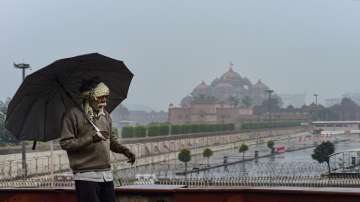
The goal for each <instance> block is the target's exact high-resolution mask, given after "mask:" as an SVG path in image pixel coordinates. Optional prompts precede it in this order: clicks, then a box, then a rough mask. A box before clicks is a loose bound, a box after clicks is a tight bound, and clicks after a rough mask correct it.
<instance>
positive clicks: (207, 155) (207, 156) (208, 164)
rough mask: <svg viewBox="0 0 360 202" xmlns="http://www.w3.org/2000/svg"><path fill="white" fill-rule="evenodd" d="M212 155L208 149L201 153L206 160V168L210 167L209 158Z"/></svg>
mask: <svg viewBox="0 0 360 202" xmlns="http://www.w3.org/2000/svg"><path fill="white" fill-rule="evenodd" d="M212 155H213V151H212V150H211V149H210V148H206V149H204V151H203V157H205V158H207V167H209V166H210V157H211V156H212Z"/></svg>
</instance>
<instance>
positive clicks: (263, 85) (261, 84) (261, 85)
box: [254, 80, 269, 89]
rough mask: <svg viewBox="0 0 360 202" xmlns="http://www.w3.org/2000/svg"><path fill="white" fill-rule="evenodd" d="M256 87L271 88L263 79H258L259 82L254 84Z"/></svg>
mask: <svg viewBox="0 0 360 202" xmlns="http://www.w3.org/2000/svg"><path fill="white" fill-rule="evenodd" d="M254 87H255V88H260V89H268V88H269V87H268V86H267V85H265V84H264V83H263V82H262V81H261V80H258V82H257V83H256V84H255V85H254Z"/></svg>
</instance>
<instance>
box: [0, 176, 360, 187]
mask: <svg viewBox="0 0 360 202" xmlns="http://www.w3.org/2000/svg"><path fill="white" fill-rule="evenodd" d="M114 183H115V185H116V186H117V187H121V186H127V185H151V184H158V185H182V186H187V187H189V188H191V187H193V188H201V187H204V188H205V187H244V186H245V187H344V188H345V187H348V188H350V187H351V188H360V178H359V177H356V176H347V177H316V176H295V177H289V176H282V177H281V176H277V177H229V178H210V179H202V178H187V179H171V178H166V179H165V178H162V179H133V178H131V179H130V178H118V179H115V181H114ZM0 188H2V189H4V188H7V189H8V188H55V189H59V188H61V189H69V188H74V181H73V179H72V177H63V178H61V177H59V178H56V177H55V179H53V178H49V177H47V178H38V179H25V180H14V181H0Z"/></svg>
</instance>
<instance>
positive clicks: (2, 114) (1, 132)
mask: <svg viewBox="0 0 360 202" xmlns="http://www.w3.org/2000/svg"><path fill="white" fill-rule="evenodd" d="M10 100H11V99H10V98H7V99H6V100H5V102H3V101H0V144H2V145H4V144H18V143H19V141H18V140H16V138H15V137H14V136H13V135H11V133H10V132H9V131H8V130H7V129H6V128H5V120H6V113H7V107H8V105H9V103H10Z"/></svg>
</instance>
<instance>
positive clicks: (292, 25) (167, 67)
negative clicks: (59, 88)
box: [0, 0, 360, 110]
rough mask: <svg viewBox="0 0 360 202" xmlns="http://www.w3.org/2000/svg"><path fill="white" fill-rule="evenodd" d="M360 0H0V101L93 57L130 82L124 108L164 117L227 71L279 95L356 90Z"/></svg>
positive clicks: (333, 94)
mask: <svg viewBox="0 0 360 202" xmlns="http://www.w3.org/2000/svg"><path fill="white" fill-rule="evenodd" d="M359 25H360V0H301V1H289V0H241V1H239V0H227V1H218V0H217V1H211V0H195V1H194V0H151V1H147V0H143V1H137V0H132V1H120V0H114V1H105V0H102V1H91V0H81V1H80V0H76V1H74V0H62V1H51V0H46V1H44V0H23V1H20V0H0V33H1V35H0V84H1V91H0V99H1V100H3V99H5V97H8V96H12V95H13V94H14V93H15V91H16V89H17V87H18V86H19V85H20V82H21V72H20V70H16V69H14V68H13V67H12V63H13V62H26V63H29V64H31V66H32V67H33V68H32V70H31V71H30V72H28V73H31V72H34V71H36V70H38V69H39V68H41V67H44V66H46V65H47V64H49V63H51V62H53V61H54V60H56V59H59V58H63V57H71V56H75V55H80V54H85V53H90V52H99V53H101V54H105V55H107V56H110V57H114V58H117V59H120V60H123V61H124V62H125V63H126V64H127V66H128V67H129V68H130V69H131V71H132V72H134V74H135V77H134V80H133V83H132V85H131V89H130V91H129V96H128V99H127V101H126V103H125V104H141V105H146V106H150V107H152V108H153V109H155V110H161V109H162V110H166V109H167V107H168V104H169V103H170V102H172V103H175V104H178V103H179V102H180V100H181V98H182V97H184V96H186V95H187V94H189V93H190V92H191V91H192V89H193V88H194V87H195V86H196V85H197V84H199V83H200V82H201V81H202V80H204V81H205V82H207V83H210V82H211V81H212V80H213V79H214V78H216V77H218V76H220V75H221V74H223V73H224V72H226V71H227V70H228V66H229V62H230V61H232V63H233V64H234V70H235V71H237V72H239V73H240V74H241V75H242V76H247V77H248V78H249V79H250V80H251V81H252V82H256V81H257V80H258V79H261V80H262V81H264V82H265V83H266V84H268V85H269V86H270V87H271V88H273V89H274V90H275V91H276V92H277V93H306V94H307V95H308V101H309V100H311V99H312V95H313V93H315V92H316V93H318V94H319V95H320V101H321V100H323V99H324V98H330V97H339V96H341V95H342V94H344V93H346V92H360V85H359V83H360V79H359V76H360V57H359V54H360V37H359V36H360V26H359Z"/></svg>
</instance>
